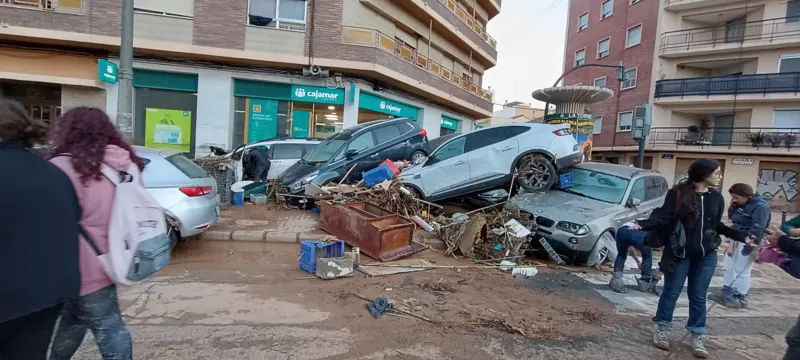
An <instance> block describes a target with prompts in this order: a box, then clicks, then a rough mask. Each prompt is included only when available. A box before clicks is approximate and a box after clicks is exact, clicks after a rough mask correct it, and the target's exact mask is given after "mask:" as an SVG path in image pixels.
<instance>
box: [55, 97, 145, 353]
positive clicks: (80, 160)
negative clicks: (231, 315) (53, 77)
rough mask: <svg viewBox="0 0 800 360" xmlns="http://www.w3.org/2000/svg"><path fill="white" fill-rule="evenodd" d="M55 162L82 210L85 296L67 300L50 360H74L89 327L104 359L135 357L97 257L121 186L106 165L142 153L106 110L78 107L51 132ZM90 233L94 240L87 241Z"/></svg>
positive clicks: (123, 164)
mask: <svg viewBox="0 0 800 360" xmlns="http://www.w3.org/2000/svg"><path fill="white" fill-rule="evenodd" d="M50 141H51V145H52V146H53V147H54V149H53V152H52V154H53V157H52V158H51V160H50V162H52V163H53V164H55V165H56V166H57V167H59V168H60V169H61V170H62V171H64V173H66V174H67V176H68V177H69V178H70V180H72V184H73V186H74V187H75V191H76V192H77V194H78V199H79V201H80V205H81V207H82V209H83V214H82V216H81V220H80V225H81V227H82V228H83V235H82V236H81V237H80V272H81V289H80V298H79V299H77V300H75V301H73V302H71V303H68V304H67V305H66V306H65V307H64V310H63V311H62V318H61V322H60V324H59V327H58V329H57V332H56V334H55V337H54V339H53V348H52V353H51V356H50V360H61V359H70V358H71V357H72V355H73V354H74V353H75V351H77V349H78V347H79V346H80V345H81V343H82V342H83V338H84V336H85V334H86V329H89V330H91V331H92V333H93V334H94V337H95V339H96V341H97V346H98V347H99V349H100V354H101V355H102V358H103V359H104V360H111V359H115V360H129V359H132V358H133V344H132V340H131V335H130V332H129V331H128V329H127V328H126V327H125V323H124V322H123V321H122V313H121V311H120V307H119V302H118V299H117V289H116V286H115V285H114V283H113V282H112V280H111V279H110V278H109V277H108V275H107V274H106V270H105V269H104V266H103V264H102V263H101V262H100V260H99V259H98V256H97V255H98V250H99V251H100V252H101V253H106V252H108V251H109V223H110V221H111V214H112V207H113V204H114V197H115V191H116V187H115V184H114V183H112V182H111V181H110V180H109V179H108V178H107V177H105V176H104V175H103V171H102V167H103V165H107V166H109V167H110V168H112V169H114V170H116V171H119V172H121V171H125V170H126V169H129V167H130V166H131V164H135V165H136V167H137V168H138V169H139V171H142V170H144V161H143V160H142V159H140V158H139V157H137V156H136V155H135V154H134V152H133V149H132V147H131V146H130V145H129V144H128V143H126V142H125V140H124V139H123V137H122V135H121V134H120V133H119V132H118V131H117V129H116V128H115V127H114V125H113V123H112V122H111V120H110V119H109V117H108V115H106V114H105V112H104V111H103V110H100V109H95V108H86V107H79V108H75V109H72V110H70V111H67V112H66V113H65V114H64V115H63V116H62V117H61V119H60V120H59V122H58V123H56V124H55V126H54V128H53V129H52V130H51V134H50ZM87 237H88V238H89V239H87Z"/></svg>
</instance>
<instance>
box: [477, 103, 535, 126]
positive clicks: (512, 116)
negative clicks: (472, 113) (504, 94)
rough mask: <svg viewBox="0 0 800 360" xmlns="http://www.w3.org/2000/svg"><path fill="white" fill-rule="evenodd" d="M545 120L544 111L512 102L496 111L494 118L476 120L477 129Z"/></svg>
mask: <svg viewBox="0 0 800 360" xmlns="http://www.w3.org/2000/svg"><path fill="white" fill-rule="evenodd" d="M543 118H544V109H538V108H535V107H533V106H531V104H529V103H524V102H521V101H512V102H508V103H505V104H503V107H502V109H500V110H496V111H495V112H494V113H493V114H492V117H490V118H487V119H481V120H475V124H474V125H475V128H476V129H480V128H484V127H487V126H492V125H502V124H512V123H526V122H539V123H541V122H542V121H543Z"/></svg>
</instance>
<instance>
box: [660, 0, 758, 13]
mask: <svg viewBox="0 0 800 360" xmlns="http://www.w3.org/2000/svg"><path fill="white" fill-rule="evenodd" d="M735 2H740V3H743V2H744V0H738V1H731V0H665V1H664V10H667V11H685V10H694V9H700V8H704V7H710V6H717V5H725V4H731V3H735Z"/></svg>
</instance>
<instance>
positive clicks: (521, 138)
mask: <svg viewBox="0 0 800 360" xmlns="http://www.w3.org/2000/svg"><path fill="white" fill-rule="evenodd" d="M581 161H583V153H581V152H580V150H579V149H578V143H577V141H576V140H575V138H574V137H573V136H572V133H570V131H569V126H568V125H567V126H565V125H563V124H562V125H548V124H527V123H525V124H511V125H500V126H492V127H490V128H485V129H480V130H477V131H473V132H470V133H467V134H461V135H459V136H455V137H453V138H451V139H449V140H447V141H446V142H444V143H443V144H442V145H441V146H439V147H438V148H437V149H436V150H434V152H433V153H432V154H431V155H430V156H429V157H428V158H427V159H426V160H425V161H424V162H423V163H421V164H418V165H415V166H413V167H411V168H408V169H406V170H404V171H403V172H402V173H401V174H400V176H401V181H402V182H403V185H404V186H406V187H407V188H411V189H414V190H415V191H416V192H417V194H416V195H418V196H419V197H420V198H421V199H424V200H427V201H440V200H445V199H449V198H453V197H457V196H467V195H473V194H479V193H482V192H486V191H489V190H493V189H508V188H509V185H510V184H511V182H512V180H515V181H516V183H517V184H518V185H519V186H520V187H522V188H523V189H525V190H527V191H532V192H535V191H546V190H548V189H550V187H552V186H553V184H554V182H555V181H556V179H557V178H558V174H557V171H558V170H561V169H566V168H569V167H571V166H573V165H575V164H577V163H580V162H581ZM515 175H516V178H515Z"/></svg>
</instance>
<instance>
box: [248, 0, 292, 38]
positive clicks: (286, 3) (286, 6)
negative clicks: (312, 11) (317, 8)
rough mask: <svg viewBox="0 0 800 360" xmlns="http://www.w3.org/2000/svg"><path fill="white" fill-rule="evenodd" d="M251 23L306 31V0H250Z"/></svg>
mask: <svg viewBox="0 0 800 360" xmlns="http://www.w3.org/2000/svg"><path fill="white" fill-rule="evenodd" d="M248 15H249V20H248V21H249V24H250V25H254V26H265V27H272V28H280V29H285V30H297V31H305V28H306V27H305V23H306V0H250V11H249V13H248Z"/></svg>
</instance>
